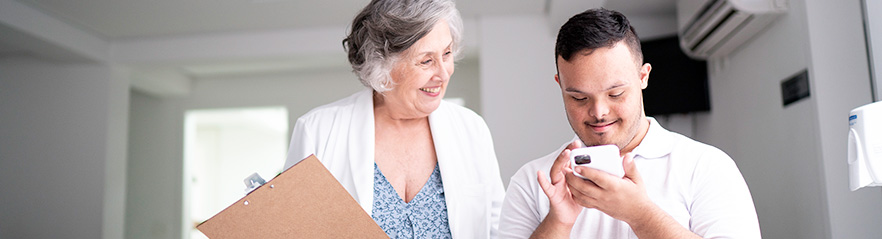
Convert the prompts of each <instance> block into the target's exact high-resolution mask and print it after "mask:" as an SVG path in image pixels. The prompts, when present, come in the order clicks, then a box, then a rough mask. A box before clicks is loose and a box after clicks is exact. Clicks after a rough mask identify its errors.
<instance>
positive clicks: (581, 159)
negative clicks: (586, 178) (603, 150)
mask: <svg viewBox="0 0 882 239" xmlns="http://www.w3.org/2000/svg"><path fill="white" fill-rule="evenodd" d="M573 160H574V161H576V164H589V163H591V155H587V154H585V155H576V157H575V158H573Z"/></svg>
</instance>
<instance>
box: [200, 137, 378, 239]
mask: <svg viewBox="0 0 882 239" xmlns="http://www.w3.org/2000/svg"><path fill="white" fill-rule="evenodd" d="M196 229H199V231H201V232H202V233H204V234H205V235H206V236H208V237H209V238H389V237H388V236H387V235H386V233H385V232H383V229H381V228H380V226H378V225H377V224H376V223H375V222H374V220H373V219H371V217H370V216H369V215H368V214H367V213H366V212H365V211H364V209H362V208H361V206H360V205H359V204H358V202H356V201H355V199H353V198H352V196H350V195H349V193H348V192H346V189H344V188H343V185H341V184H340V183H339V182H337V179H336V178H334V176H333V175H331V172H329V171H328V169H327V168H325V166H324V165H322V163H321V162H319V160H318V158H316V157H315V155H310V156H309V157H307V158H306V159H304V160H302V161H300V162H299V163H297V164H295V165H294V166H291V168H288V169H287V170H285V171H284V172H282V174H280V175H279V176H276V177H275V178H273V179H272V180H270V181H269V182H267V183H266V184H264V185H262V186H260V187H258V188H257V189H254V191H252V192H251V193H249V194H248V195H246V196H245V197H243V198H242V199H239V201H236V203H234V204H233V205H230V206H229V207H227V208H226V209H224V210H223V211H221V212H219V213H218V214H217V215H214V216H213V217H211V218H209V219H208V220H206V221H205V222H203V223H201V224H199V226H196Z"/></svg>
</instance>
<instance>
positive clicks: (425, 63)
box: [420, 59, 432, 65]
mask: <svg viewBox="0 0 882 239" xmlns="http://www.w3.org/2000/svg"><path fill="white" fill-rule="evenodd" d="M429 63H432V59H428V60H425V61H422V62H420V64H423V65H428V64H429Z"/></svg>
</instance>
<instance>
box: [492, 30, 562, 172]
mask: <svg viewBox="0 0 882 239" xmlns="http://www.w3.org/2000/svg"><path fill="white" fill-rule="evenodd" d="M546 21H547V20H546V19H545V17H543V16H498V17H485V18H482V19H480V20H479V24H478V26H479V27H480V29H479V32H480V34H481V35H480V40H479V44H480V46H481V49H480V55H481V64H480V65H481V111H482V115H483V116H484V120H486V121H487V125H488V127H490V132H491V134H493V143H494V145H495V149H496V156H497V158H498V159H499V171H500V174H501V175H502V182H503V183H504V184H505V185H508V181H509V180H510V178H511V176H512V175H514V173H515V172H517V170H518V169H519V168H520V167H521V166H522V165H524V164H525V163H527V162H529V161H531V160H533V159H536V158H539V157H542V156H544V155H547V154H549V153H551V152H552V151H554V150H556V149H558V148H559V147H560V146H561V145H563V144H564V143H566V142H568V141H569V140H572V137H573V136H574V134H573V132H572V129H571V128H570V125H569V123H568V122H567V119H566V114H565V113H564V109H563V102H562V100H561V99H562V98H561V97H562V96H561V92H560V87H559V86H558V85H557V83H555V81H554V74H555V73H556V70H555V67H554V41H555V39H554V37H553V36H552V34H551V32H552V31H551V30H550V29H549V28H548V25H549V24H548V23H546ZM513 29H517V30H513ZM555 32H556V31H555Z"/></svg>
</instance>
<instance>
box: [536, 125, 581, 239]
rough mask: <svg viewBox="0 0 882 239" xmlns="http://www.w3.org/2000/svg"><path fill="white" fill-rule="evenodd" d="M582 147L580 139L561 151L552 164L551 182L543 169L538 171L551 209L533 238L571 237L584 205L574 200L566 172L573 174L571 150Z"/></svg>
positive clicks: (550, 171)
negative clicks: (568, 186) (574, 224)
mask: <svg viewBox="0 0 882 239" xmlns="http://www.w3.org/2000/svg"><path fill="white" fill-rule="evenodd" d="M580 147H582V144H581V142H579V141H578V140H576V141H573V142H572V143H570V144H569V145H567V148H566V149H564V150H563V151H561V152H560V154H559V155H558V156H557V159H555V160H554V163H553V164H552V165H551V170H549V172H548V173H549V176H550V178H551V181H550V182H549V181H548V179H547V178H545V175H544V174H543V173H542V171H538V172H536V176H537V179H538V180H539V186H540V187H542V191H544V192H545V196H548V201H549V204H550V207H551V208H550V210H549V212H548V215H547V216H546V217H545V219H543V220H542V223H540V224H539V227H537V228H536V231H534V232H533V235H532V236H531V238H561V237H566V238H569V235H570V231H572V229H573V223H575V222H576V218H578V217H579V213H581V212H582V206H579V204H576V202H575V201H573V197H572V194H571V193H570V189H569V188H567V182H566V180H567V179H566V176H565V175H566V174H573V171H572V170H571V169H570V166H569V165H570V151H571V150H573V149H576V148H580Z"/></svg>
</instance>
